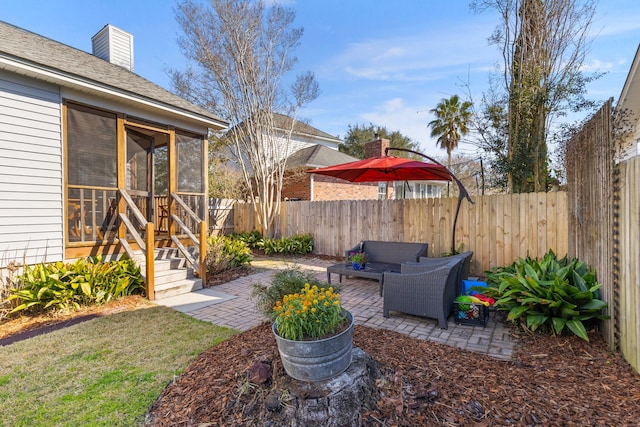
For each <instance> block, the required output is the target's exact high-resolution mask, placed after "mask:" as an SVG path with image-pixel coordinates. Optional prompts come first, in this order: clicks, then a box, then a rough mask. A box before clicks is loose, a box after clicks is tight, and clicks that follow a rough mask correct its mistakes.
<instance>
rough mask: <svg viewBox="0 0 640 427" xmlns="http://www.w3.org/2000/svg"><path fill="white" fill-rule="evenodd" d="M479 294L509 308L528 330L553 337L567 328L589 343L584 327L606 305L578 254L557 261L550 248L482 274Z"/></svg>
mask: <svg viewBox="0 0 640 427" xmlns="http://www.w3.org/2000/svg"><path fill="white" fill-rule="evenodd" d="M486 275H487V284H488V285H489V286H488V287H487V288H485V289H484V290H483V294H485V295H487V296H490V297H492V298H495V299H496V303H495V306H496V308H497V309H499V310H504V311H507V312H508V315H507V320H510V321H512V322H514V323H516V322H518V323H520V325H522V326H523V327H524V328H527V329H530V330H532V331H535V330H540V331H543V332H548V333H552V334H554V335H559V334H562V333H563V332H566V329H565V326H566V328H567V329H568V330H569V331H570V332H571V333H573V334H575V335H577V336H579V337H580V338H582V339H584V340H586V341H588V340H589V339H588V337H587V332H586V327H591V326H594V324H595V322H597V321H598V320H600V319H607V318H608V316H604V315H602V314H601V313H602V309H604V308H606V307H607V304H606V303H605V302H604V301H602V300H600V299H599V298H600V291H599V289H600V284H599V283H598V282H597V280H596V273H595V271H594V270H593V269H592V268H590V267H589V266H587V265H586V264H585V263H583V262H580V261H578V260H577V259H576V258H574V259H572V260H571V261H569V260H567V257H566V256H565V257H564V258H561V259H558V258H557V257H556V255H555V254H554V253H553V251H551V250H550V251H549V252H548V253H547V254H545V256H544V257H543V258H542V260H541V261H538V260H537V259H531V258H530V257H527V258H526V259H519V260H518V261H516V262H514V263H513V264H511V265H509V266H507V267H501V268H496V269H493V270H491V271H488V272H486Z"/></svg>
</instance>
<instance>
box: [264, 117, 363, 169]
mask: <svg viewBox="0 0 640 427" xmlns="http://www.w3.org/2000/svg"><path fill="white" fill-rule="evenodd" d="M273 117H274V119H275V122H276V126H277V127H278V129H279V130H288V129H290V128H291V122H292V121H293V119H292V118H291V117H289V116H285V115H284V114H279V113H274V114H273ZM293 132H294V133H295V134H297V135H300V136H303V137H311V138H316V139H321V140H326V141H328V142H332V143H334V144H339V143H341V142H342V140H341V139H340V138H338V137H335V136H333V135H330V134H328V133H326V132H323V131H321V130H319V129H316V128H314V127H313V126H310V125H308V124H306V123H304V122H301V121H299V120H298V121H296V123H295V127H294V128H293ZM356 160H357V159H356Z"/></svg>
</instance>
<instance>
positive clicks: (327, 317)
mask: <svg viewBox="0 0 640 427" xmlns="http://www.w3.org/2000/svg"><path fill="white" fill-rule="evenodd" d="M342 312H343V310H342V307H341V306H340V294H337V293H336V292H334V290H333V288H332V287H329V288H327V289H322V288H319V287H318V286H316V285H314V286H310V285H309V284H308V283H307V284H305V285H304V288H303V289H302V290H301V291H300V292H299V293H295V294H289V295H285V296H284V297H283V298H282V301H277V302H276V304H275V306H274V307H273V313H274V315H275V319H276V320H275V322H276V329H277V331H278V335H280V336H281V337H283V338H286V339H288V340H294V341H300V340H302V339H305V338H321V337H325V336H327V335H331V334H334V333H335V332H336V329H337V328H338V326H339V325H340V324H342V323H343V322H344V321H345V320H346V318H345V317H344V316H343V314H342Z"/></svg>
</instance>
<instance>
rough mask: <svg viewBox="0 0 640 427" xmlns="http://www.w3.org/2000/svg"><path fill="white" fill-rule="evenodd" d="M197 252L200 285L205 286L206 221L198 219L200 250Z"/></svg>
mask: <svg viewBox="0 0 640 427" xmlns="http://www.w3.org/2000/svg"><path fill="white" fill-rule="evenodd" d="M198 252H199V258H200V259H199V260H198V267H199V270H200V271H199V274H200V279H202V286H205V287H206V284H207V265H206V264H205V259H206V257H207V222H206V221H200V250H199V251H198Z"/></svg>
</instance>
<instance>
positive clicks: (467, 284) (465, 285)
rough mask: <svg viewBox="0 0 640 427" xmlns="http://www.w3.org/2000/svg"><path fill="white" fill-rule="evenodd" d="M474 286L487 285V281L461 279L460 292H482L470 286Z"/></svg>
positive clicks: (465, 293) (470, 293) (469, 293)
mask: <svg viewBox="0 0 640 427" xmlns="http://www.w3.org/2000/svg"><path fill="white" fill-rule="evenodd" d="M474 286H484V287H485V288H486V287H487V282H476V281H473V280H463V281H462V293H463V295H476V294H480V293H482V292H478V291H474V290H472V289H471V288H472V287H474Z"/></svg>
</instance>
